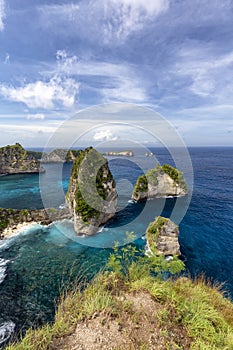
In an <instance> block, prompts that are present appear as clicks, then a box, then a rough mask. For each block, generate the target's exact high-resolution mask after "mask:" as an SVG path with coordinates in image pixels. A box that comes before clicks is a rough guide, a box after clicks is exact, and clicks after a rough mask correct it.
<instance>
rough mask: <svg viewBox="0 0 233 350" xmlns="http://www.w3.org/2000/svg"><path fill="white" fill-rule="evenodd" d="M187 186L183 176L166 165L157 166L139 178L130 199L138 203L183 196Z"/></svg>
mask: <svg viewBox="0 0 233 350" xmlns="http://www.w3.org/2000/svg"><path fill="white" fill-rule="evenodd" d="M186 194H187V185H186V183H185V180H184V177H183V174H182V173H181V172H180V171H179V170H177V169H175V168H173V167H172V166H170V165H168V164H164V165H162V166H160V165H157V166H156V167H155V168H154V169H151V170H149V171H147V172H146V174H145V175H142V176H139V178H138V179H137V182H136V184H135V186H134V191H133V195H132V198H133V199H134V200H135V201H137V202H139V201H143V200H145V199H147V198H162V197H165V198H166V197H170V196H184V195H186Z"/></svg>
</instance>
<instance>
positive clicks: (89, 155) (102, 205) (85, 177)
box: [66, 147, 117, 235]
mask: <svg viewBox="0 0 233 350" xmlns="http://www.w3.org/2000/svg"><path fill="white" fill-rule="evenodd" d="M66 202H67V205H68V207H69V209H70V212H71V213H72V215H73V217H74V228H75V231H76V233H77V234H78V235H83V234H85V235H93V234H95V233H96V232H97V231H98V228H99V226H100V225H102V224H104V223H106V222H107V221H108V220H109V219H111V218H112V217H113V216H114V215H115V212H116V207H117V192H116V185H115V181H114V179H113V177H112V174H111V172H110V170H109V167H108V162H107V160H106V159H105V158H104V157H103V156H102V155H101V154H100V153H99V152H97V151H96V150H95V149H93V148H92V147H90V148H87V149H86V150H85V151H81V153H80V155H79V156H78V157H77V159H76V160H75V162H74V165H73V168H72V173H71V178H70V184H69V190H68V192H67V195H66Z"/></svg>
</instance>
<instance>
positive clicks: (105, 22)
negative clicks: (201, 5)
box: [38, 0, 169, 45]
mask: <svg viewBox="0 0 233 350" xmlns="http://www.w3.org/2000/svg"><path fill="white" fill-rule="evenodd" d="M168 9H169V0H105V1H102V0H85V1H81V2H79V5H74V4H62V5H44V6H39V7H38V11H39V14H40V16H41V23H42V25H43V27H54V26H56V30H57V31H59V32H60V31H61V34H62V35H64V36H67V35H71V36H72V35H73V36H74V35H75V36H77V35H78V36H80V37H81V38H82V40H85V39H87V40H88V41H90V40H91V41H94V42H96V41H98V42H101V45H103V44H107V45H109V44H110V45H114V44H115V43H116V42H117V43H119V42H121V41H124V40H125V39H126V38H127V37H128V36H129V35H130V34H131V33H133V32H135V31H138V30H141V29H142V28H143V27H144V26H145V25H148V24H149V23H151V21H152V20H154V19H155V18H156V17H157V16H159V15H160V14H162V13H165V12H166V11H167V10H168ZM64 24H65V26H66V30H63V28H64V27H63V26H64Z"/></svg>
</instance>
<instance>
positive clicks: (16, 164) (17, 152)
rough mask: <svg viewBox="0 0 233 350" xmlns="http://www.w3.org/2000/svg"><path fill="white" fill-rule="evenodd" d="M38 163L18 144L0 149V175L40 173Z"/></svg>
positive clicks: (40, 169)
mask: <svg viewBox="0 0 233 350" xmlns="http://www.w3.org/2000/svg"><path fill="white" fill-rule="evenodd" d="M44 171H45V170H44V169H43V168H42V167H41V166H40V162H39V161H38V160H37V159H35V158H34V157H33V156H32V155H31V154H30V152H27V151H26V150H25V149H24V148H23V147H22V146H21V145H20V144H19V143H16V144H15V145H12V146H9V145H8V146H5V147H2V148H0V175H8V174H30V173H41V172H44Z"/></svg>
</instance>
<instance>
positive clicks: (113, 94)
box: [73, 61, 148, 103]
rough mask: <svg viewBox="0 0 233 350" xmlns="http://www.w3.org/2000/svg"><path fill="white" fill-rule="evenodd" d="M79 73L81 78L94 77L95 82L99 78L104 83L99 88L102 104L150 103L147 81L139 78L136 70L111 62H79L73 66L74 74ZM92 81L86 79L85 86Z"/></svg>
mask: <svg viewBox="0 0 233 350" xmlns="http://www.w3.org/2000/svg"><path fill="white" fill-rule="evenodd" d="M75 72H76V73H77V72H79V75H80V76H85V77H89V78H91V77H93V79H94V81H96V79H98V77H99V78H100V79H101V80H100V81H102V84H101V87H98V93H100V94H101V95H102V98H103V100H102V102H111V101H126V102H134V103H144V102H145V101H148V96H147V92H146V89H145V87H144V84H145V81H144V82H143V81H141V80H140V78H139V77H138V72H137V71H136V68H135V67H133V66H132V65H131V66H127V65H124V64H113V63H109V62H93V61H89V62H82V61H80V62H78V63H77V64H75V65H74V66H73V73H75ZM88 83H89V85H90V87H91V81H90V82H89V80H87V79H86V82H85V84H86V85H87V84H88Z"/></svg>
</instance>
